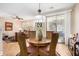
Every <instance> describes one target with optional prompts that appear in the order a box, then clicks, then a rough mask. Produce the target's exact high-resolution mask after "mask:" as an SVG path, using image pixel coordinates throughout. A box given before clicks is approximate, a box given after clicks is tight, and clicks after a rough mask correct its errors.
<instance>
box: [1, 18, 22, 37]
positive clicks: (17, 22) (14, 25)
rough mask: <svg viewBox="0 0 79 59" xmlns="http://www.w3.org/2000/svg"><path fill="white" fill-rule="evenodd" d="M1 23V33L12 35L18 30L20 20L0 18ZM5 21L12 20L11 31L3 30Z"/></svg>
mask: <svg viewBox="0 0 79 59" xmlns="http://www.w3.org/2000/svg"><path fill="white" fill-rule="evenodd" d="M0 21H1V24H2V29H3V33H5V34H7V35H9V36H13V35H14V33H15V32H18V31H19V28H20V27H21V24H20V23H21V22H20V21H19V20H17V19H0ZM5 22H12V23H13V30H12V31H5Z"/></svg>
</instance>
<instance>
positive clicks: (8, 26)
mask: <svg viewBox="0 0 79 59" xmlns="http://www.w3.org/2000/svg"><path fill="white" fill-rule="evenodd" d="M12 30H13V23H12V22H5V31H12Z"/></svg>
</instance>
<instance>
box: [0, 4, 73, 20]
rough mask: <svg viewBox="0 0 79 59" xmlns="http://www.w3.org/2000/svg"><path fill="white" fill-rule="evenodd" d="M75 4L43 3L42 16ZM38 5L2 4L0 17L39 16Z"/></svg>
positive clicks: (41, 5)
mask: <svg viewBox="0 0 79 59" xmlns="http://www.w3.org/2000/svg"><path fill="white" fill-rule="evenodd" d="M73 6H74V4H73V3H41V4H40V8H41V10H42V12H41V13H42V14H44V15H45V14H49V13H53V12H55V11H59V10H66V9H69V8H71V7H73ZM38 8H39V4H38V3H0V15H5V16H8V15H9V16H19V17H26V18H29V19H30V18H32V17H34V16H35V15H37V14H38V12H37V10H38Z"/></svg>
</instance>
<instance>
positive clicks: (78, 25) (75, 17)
mask: <svg viewBox="0 0 79 59" xmlns="http://www.w3.org/2000/svg"><path fill="white" fill-rule="evenodd" d="M71 33H72V34H74V33H79V4H76V5H75V6H74V8H73V10H72V21H71Z"/></svg>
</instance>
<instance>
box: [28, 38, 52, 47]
mask: <svg viewBox="0 0 79 59" xmlns="http://www.w3.org/2000/svg"><path fill="white" fill-rule="evenodd" d="M27 41H28V43H29V44H31V45H33V46H40V47H44V46H47V45H48V44H50V42H51V40H50V39H42V41H38V40H37V39H28V40H27Z"/></svg>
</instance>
